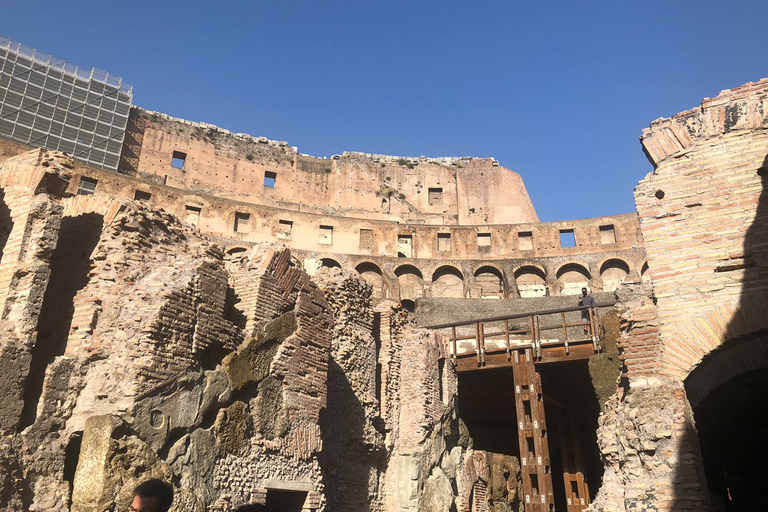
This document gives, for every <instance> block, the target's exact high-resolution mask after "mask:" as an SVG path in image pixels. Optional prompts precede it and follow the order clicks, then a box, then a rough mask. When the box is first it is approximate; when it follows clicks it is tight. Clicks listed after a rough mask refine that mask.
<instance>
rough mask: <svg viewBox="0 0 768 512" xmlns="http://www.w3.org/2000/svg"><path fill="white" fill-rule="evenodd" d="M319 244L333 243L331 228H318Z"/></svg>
mask: <svg viewBox="0 0 768 512" xmlns="http://www.w3.org/2000/svg"><path fill="white" fill-rule="evenodd" d="M318 243H319V244H322V245H331V244H332V243H333V226H320V239H319V240H318Z"/></svg>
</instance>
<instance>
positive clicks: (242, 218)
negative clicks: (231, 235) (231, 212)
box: [235, 212, 251, 234]
mask: <svg viewBox="0 0 768 512" xmlns="http://www.w3.org/2000/svg"><path fill="white" fill-rule="evenodd" d="M250 224H251V214H250V213H243V212H235V233H243V234H245V233H250V232H251V226H250Z"/></svg>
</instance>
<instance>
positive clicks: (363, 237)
mask: <svg viewBox="0 0 768 512" xmlns="http://www.w3.org/2000/svg"><path fill="white" fill-rule="evenodd" d="M360 249H361V250H364V251H372V250H373V230H372V229H361V230H360Z"/></svg>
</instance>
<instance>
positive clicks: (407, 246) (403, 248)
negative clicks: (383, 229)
mask: <svg viewBox="0 0 768 512" xmlns="http://www.w3.org/2000/svg"><path fill="white" fill-rule="evenodd" d="M412 252H413V237H412V236H411V235H397V257H398V258H410V257H411V254H412Z"/></svg>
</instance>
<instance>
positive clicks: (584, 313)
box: [579, 288, 595, 334]
mask: <svg viewBox="0 0 768 512" xmlns="http://www.w3.org/2000/svg"><path fill="white" fill-rule="evenodd" d="M594 305H595V299H594V298H593V297H592V296H591V295H589V294H588V293H587V289H586V288H582V289H581V297H579V306H590V307H591V306H594ZM581 321H582V322H585V323H588V324H589V326H586V325H585V326H584V334H589V333H590V332H591V331H592V323H591V322H590V321H589V310H588V309H582V310H581Z"/></svg>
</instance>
